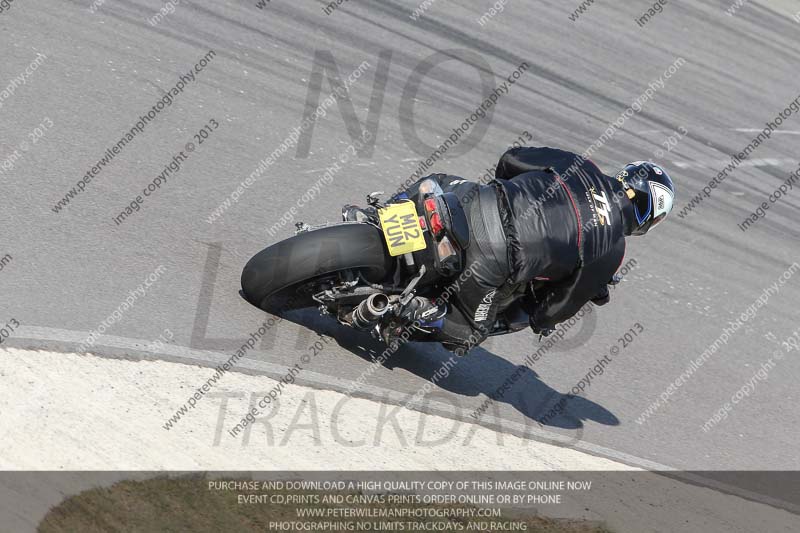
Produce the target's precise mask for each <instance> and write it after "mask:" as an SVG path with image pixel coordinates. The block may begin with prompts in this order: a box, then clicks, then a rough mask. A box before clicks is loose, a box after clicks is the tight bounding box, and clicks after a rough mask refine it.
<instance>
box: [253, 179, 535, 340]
mask: <svg viewBox="0 0 800 533" xmlns="http://www.w3.org/2000/svg"><path fill="white" fill-rule="evenodd" d="M380 194H381V193H372V194H370V195H368V196H367V204H368V207H367V208H365V209H363V210H361V209H358V210H357V218H358V220H357V221H349V222H341V223H336V224H328V225H323V226H319V227H310V226H307V225H305V224H303V223H299V224H296V226H297V233H296V235H295V236H293V237H290V238H288V239H286V240H283V241H281V242H278V243H276V244H273V245H272V246H269V247H268V248H265V249H264V250H262V251H261V252H259V253H258V254H256V255H255V256H254V257H253V258H251V259H250V261H249V262H248V263H247V265H246V266H245V268H244V271H243V272H242V295H243V296H244V297H245V299H246V300H247V301H248V302H250V303H251V304H253V305H255V306H256V307H258V308H260V309H263V310H265V311H269V312H272V313H274V314H280V313H281V312H283V311H289V310H292V309H300V308H305V307H317V308H318V309H319V311H320V312H321V313H322V314H326V315H332V316H335V317H336V319H337V320H338V321H339V322H340V323H342V324H344V325H347V326H349V327H352V328H355V329H358V330H362V331H373V332H374V333H375V334H377V335H381V334H382V335H383V340H384V341H386V342H389V340H390V339H389V338H387V336H386V332H392V331H393V332H397V331H399V330H400V329H402V328H404V327H407V326H410V324H407V323H404V321H403V319H402V318H401V317H402V316H403V310H404V308H405V306H406V305H408V303H409V302H410V301H411V299H412V298H413V297H414V296H416V295H420V296H426V297H428V298H439V299H440V301H441V299H442V298H445V299H446V298H447V297H449V296H450V295H451V294H452V292H453V289H454V287H456V289H457V284H458V279H459V276H461V275H463V273H464V271H465V269H466V268H467V267H468V266H467V265H465V264H464V255H465V254H464V251H465V250H466V249H467V248H468V247H469V245H470V232H469V225H468V221H467V214H466V212H465V210H464V208H463V206H462V205H461V203H460V201H459V199H458V197H457V196H456V195H455V194H454V193H452V192H443V191H442V189H441V187H440V186H439V184H438V183H437V182H436V181H434V180H432V179H428V180H424V181H423V182H422V183H421V184H420V187H419V193H418V194H417V195H415V198H413V199H409V198H408V197H406V196H405V195H403V194H401V195H396V196H394V197H392V198H391V199H390V200H389V201H387V202H385V203H383V202H381V201H380V199H379V198H380V196H379V195H380ZM352 209H353V208H352V207H348V206H346V207H345V209H343V218H345V219H348V218H349V219H353V218H354V217H353V216H350V215H352V213H353V211H352ZM527 327H528V317H527V315H526V314H525V313H524V312H522V311H521V310H520V309H519V308H518V307H516V306H513V307H512V308H511V309H509V310H507V311H506V312H504V313H502V314H501V316H499V317H498V319H497V321H496V322H495V324H494V326H493V328H492V329H491V330H490V333H489V334H490V335H502V334H506V333H512V332H515V331H519V330H521V329H525V328H527Z"/></svg>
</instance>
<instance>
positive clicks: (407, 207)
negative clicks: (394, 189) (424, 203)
mask: <svg viewBox="0 0 800 533" xmlns="http://www.w3.org/2000/svg"><path fill="white" fill-rule="evenodd" d="M378 214H379V216H380V219H381V228H383V238H384V239H386V246H388V247H389V255H392V256H395V255H402V254H407V253H409V252H416V251H417V250H424V249H425V246H426V244H425V237H424V236H423V234H422V227H420V225H419V216H418V215H417V209H416V207H414V202H412V201H406V202H400V203H396V204H390V205H388V206H386V207H385V208H383V209H381V210H380V211H379V212H378Z"/></svg>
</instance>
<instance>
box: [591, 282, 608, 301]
mask: <svg viewBox="0 0 800 533" xmlns="http://www.w3.org/2000/svg"><path fill="white" fill-rule="evenodd" d="M610 301H611V296H609V294H608V287H607V286H605V287H603V288H602V289H600V292H598V293H597V294H596V295H595V296H594V298H592V303H593V304H594V305H606V304H607V303H608V302H610Z"/></svg>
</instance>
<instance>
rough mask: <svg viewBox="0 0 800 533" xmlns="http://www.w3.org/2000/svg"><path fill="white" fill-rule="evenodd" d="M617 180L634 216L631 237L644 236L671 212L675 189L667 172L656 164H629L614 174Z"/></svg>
mask: <svg viewBox="0 0 800 533" xmlns="http://www.w3.org/2000/svg"><path fill="white" fill-rule="evenodd" d="M617 180H618V181H619V182H620V183H622V187H623V188H624V189H625V192H626V193H627V195H628V198H629V199H630V200H631V203H632V204H633V212H634V214H635V215H636V220H635V222H634V225H633V230H632V231H631V235H644V234H645V233H647V232H648V231H649V230H650V228H652V227H654V226H655V225H656V224H658V223H659V222H661V221H662V220H664V218H666V216H667V215H668V214H669V212H670V211H672V205H673V204H674V203H675V186H674V185H673V184H672V179H671V178H670V177H669V174H667V171H666V170H664V169H663V168H661V167H660V166H658V165H656V164H655V163H651V162H650V161H634V162H633V163H628V164H627V165H625V168H623V169H622V170H620V171H619V173H618V174H617Z"/></svg>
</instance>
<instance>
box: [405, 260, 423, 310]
mask: <svg viewBox="0 0 800 533" xmlns="http://www.w3.org/2000/svg"><path fill="white" fill-rule="evenodd" d="M425 270H426V269H425V265H420V267H419V272H418V273H417V275H416V276H414V278H412V280H411V282H410V283H409V284H408V286H407V287H406V288H405V290H403V292H401V293H400V302H399V304H400V305H401V306H402V307H405V306H406V305H407V304H408V302H410V301H411V299H412V298H414V294H415V292H416V291H415V290H414V289H415V288H416V286H417V283H419V280H421V279H422V277H423V276H424V275H425Z"/></svg>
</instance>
